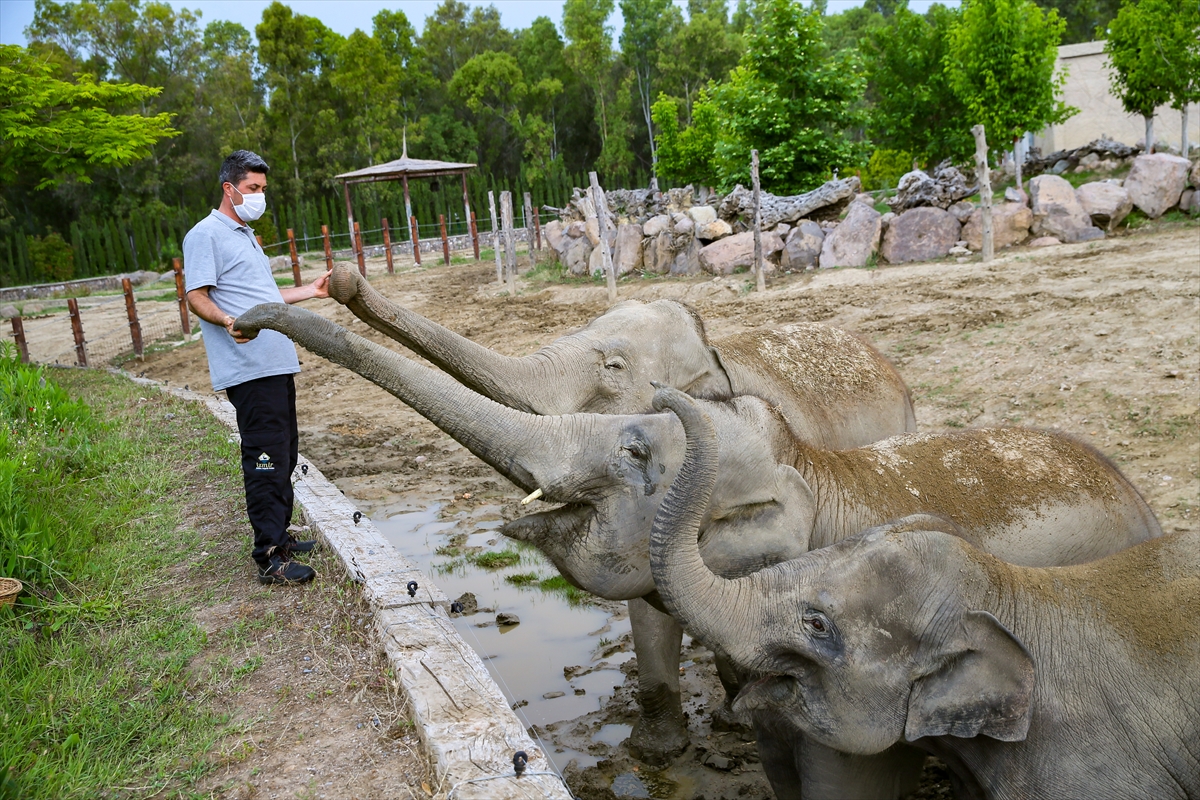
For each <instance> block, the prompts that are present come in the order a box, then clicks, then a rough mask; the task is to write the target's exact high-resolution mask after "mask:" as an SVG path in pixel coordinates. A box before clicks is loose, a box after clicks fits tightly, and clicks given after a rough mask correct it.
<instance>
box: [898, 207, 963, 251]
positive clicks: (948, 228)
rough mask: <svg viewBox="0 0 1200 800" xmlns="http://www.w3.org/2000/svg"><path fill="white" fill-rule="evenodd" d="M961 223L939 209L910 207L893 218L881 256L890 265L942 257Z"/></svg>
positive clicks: (952, 241)
mask: <svg viewBox="0 0 1200 800" xmlns="http://www.w3.org/2000/svg"><path fill="white" fill-rule="evenodd" d="M961 230H962V225H961V224H960V223H959V221H958V220H957V219H955V218H954V215H953V214H951V213H950V212H949V211H943V210H942V209H940V208H911V209H909V210H908V211H905V212H904V213H903V214H901V215H900V216H898V217H896V218H895V219H894V220H892V224H891V225H889V226H888V229H887V233H886V234H885V235H884V237H883V245H882V247H880V250H879V252H880V255H882V256H883V257H884V258H886V259H887V260H888V262H889V263H892V264H905V263H907V262H910V261H931V260H933V259H935V258H942V257H943V256H945V255H946V254H947V253H949V252H950V248H951V247H954V243H955V242H957V241H958V234H959V232H960V231H961Z"/></svg>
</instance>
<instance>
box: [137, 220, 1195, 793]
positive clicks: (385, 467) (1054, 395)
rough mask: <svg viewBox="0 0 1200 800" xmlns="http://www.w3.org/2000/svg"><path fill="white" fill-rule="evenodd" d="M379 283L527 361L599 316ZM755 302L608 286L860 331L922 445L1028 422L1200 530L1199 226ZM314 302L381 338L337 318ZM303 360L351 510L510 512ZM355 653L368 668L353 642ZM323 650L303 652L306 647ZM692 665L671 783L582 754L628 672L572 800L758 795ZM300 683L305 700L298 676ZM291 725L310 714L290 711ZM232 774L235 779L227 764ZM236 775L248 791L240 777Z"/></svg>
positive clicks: (634, 285)
mask: <svg viewBox="0 0 1200 800" xmlns="http://www.w3.org/2000/svg"><path fill="white" fill-rule="evenodd" d="M369 269H370V271H371V274H372V279H373V283H374V285H375V286H376V287H377V288H378V289H379V290H380V291H381V292H383V293H384V294H385V295H388V296H389V297H391V298H392V299H394V300H396V301H397V302H400V303H403V304H405V305H406V306H408V307H409V308H411V309H413V310H414V311H416V312H418V313H420V314H423V315H425V316H427V317H429V318H430V319H433V320H435V321H437V322H439V323H441V324H443V325H445V326H446V327H448V328H450V329H452V330H455V331H457V332H459V333H461V334H463V335H465V336H467V337H469V338H471V339H473V340H475V341H477V342H479V343H481V344H483V345H486V346H488V347H491V348H494V349H496V350H497V351H500V352H502V353H506V354H509V355H524V354H527V353H530V352H533V351H534V350H536V349H537V348H538V347H539V346H541V345H543V344H546V343H547V342H550V341H552V340H553V339H555V338H556V337H558V336H560V335H562V334H564V333H567V332H569V331H571V330H573V329H575V328H578V327H580V326H582V325H583V324H585V323H586V322H587V321H588V320H590V319H592V318H594V317H596V316H597V315H599V314H601V313H602V312H603V311H604V309H605V307H606V293H605V289H604V286H603V284H602V283H593V282H563V283H554V282H548V283H539V282H529V281H526V282H525V283H524V284H523V285H522V287H521V291H520V292H519V295H518V296H517V297H515V298H510V297H508V296H507V295H506V294H505V292H503V291H502V290H501V289H500V288H499V287H498V286H497V285H496V284H495V282H494V281H495V272H494V266H493V265H492V264H490V263H487V262H484V263H481V264H478V265H473V264H472V265H466V266H452V267H442V266H437V267H427V268H425V269H421V270H410V271H406V272H404V273H402V274H397V275H395V276H387V275H383V274H381V273H382V272H383V268H382V263H371V264H370V265H369ZM376 275H378V277H375V276H376ZM752 287H753V281H752V277H751V276H749V275H734V276H732V277H729V278H718V279H711V278H707V277H697V278H691V279H664V278H654V279H643V278H631V279H626V280H624V281H622V282H621V283H620V296H621V298H622V299H630V298H636V299H642V300H651V299H655V298H660V297H668V298H675V299H679V300H683V301H685V302H688V303H690V304H692V305H693V306H695V307H696V308H697V309H698V310H699V311H700V313H701V315H702V316H703V318H704V320H705V322H706V324H707V327H708V332H709V335H710V336H714V337H716V336H722V335H725V334H729V333H734V332H737V331H740V330H744V329H748V328H752V327H756V326H761V325H770V324H782V323H787V322H791V321H797V320H809V321H819V322H825V323H828V324H830V325H836V326H839V327H843V328H846V329H848V330H851V331H855V332H857V333H859V334H862V335H863V336H865V337H866V338H867V339H868V340H869V341H871V342H872V343H873V344H874V345H875V346H876V347H877V348H878V349H879V350H880V351H881V352H883V353H884V354H885V355H886V356H887V357H889V358H890V359H891V360H892V361H893V362H894V363H895V364H896V366H897V367H898V369H899V370H900V373H901V374H902V375H903V376H904V378H905V380H906V381H907V382H908V384H909V386H910V387H911V389H912V392H913V399H914V402H915V406H916V412H917V421H918V425H919V427H920V429H922V430H929V431H937V430H948V429H952V428H960V427H964V426H973V427H978V426H984V425H1004V424H1021V425H1029V426H1035V427H1040V428H1051V429H1057V430H1062V431H1067V432H1069V433H1071V434H1072V435H1074V436H1076V437H1078V438H1079V439H1080V440H1082V441H1084V442H1087V443H1089V444H1091V445H1092V446H1094V447H1096V448H1098V449H1099V450H1100V451H1102V452H1103V453H1105V454H1106V455H1108V456H1109V457H1110V458H1112V459H1113V460H1114V461H1115V462H1116V463H1117V464H1118V466H1119V467H1120V468H1121V469H1122V470H1123V471H1124V472H1125V474H1126V475H1127V476H1128V477H1129V478H1130V479H1131V480H1132V481H1133V483H1134V484H1135V485H1136V486H1137V487H1138V488H1139V489H1140V490H1141V492H1142V493H1143V494H1144V496H1145V497H1146V499H1147V501H1148V502H1149V504H1150V506H1151V507H1152V508H1153V509H1154V511H1155V513H1156V514H1157V515H1158V517H1159V519H1160V521H1161V522H1162V525H1163V528H1164V530H1165V531H1167V532H1172V531H1183V530H1195V529H1197V527H1200V509H1198V505H1200V427H1198V425H1200V227H1197V225H1196V224H1195V223H1194V222H1186V223H1162V224H1157V225H1149V226H1146V227H1144V228H1142V229H1140V230H1138V231H1136V232H1131V233H1128V234H1126V235H1120V236H1116V237H1113V238H1109V239H1106V240H1104V241H1100V242H1092V243H1087V244H1078V245H1063V246H1058V247H1052V248H1046V249H1038V250H1034V249H1028V248H1015V249H1012V250H1005V251H1002V253H1001V254H1000V256H999V257H998V258H997V259H995V260H994V261H992V262H991V263H989V264H986V265H985V264H983V263H981V262H980V261H979V259H978V257H977V256H975V257H971V258H969V259H966V260H965V261H964V262H958V261H956V260H947V261H942V262H934V263H925V264H917V265H907V266H895V267H883V268H878V269H861V270H845V269H838V270H821V271H817V272H807V273H801V274H795V275H783V276H779V277H776V278H774V279H773V280H772V281H771V282H770V284H769V286H768V291H767V292H766V293H764V294H758V293H754V292H751V291H750V289H752ZM309 307H310V308H311V309H312V310H314V311H317V312H318V313H321V314H323V315H326V316H328V317H330V318H331V319H333V320H335V321H337V322H338V323H340V324H342V325H344V326H346V327H348V328H350V329H351V330H353V331H355V332H357V333H359V334H361V335H363V336H366V337H368V338H370V339H372V340H374V341H378V342H381V343H382V342H385V340H384V339H383V337H382V336H381V335H380V334H378V333H376V332H375V331H373V330H370V329H369V328H367V326H366V325H364V324H362V323H361V322H359V321H358V320H356V319H354V318H353V317H352V315H351V314H350V313H349V312H348V311H346V310H345V309H344V308H342V307H340V306H339V305H337V304H336V303H334V302H333V301H320V302H316V303H310V304H309ZM387 343H388V344H390V345H391V346H393V347H395V348H397V349H401V350H402V349H403V348H400V347H399V345H396V344H395V343H391V342H387ZM301 360H302V364H303V367H302V368H303V372H302V373H301V374H300V375H299V376H298V377H297V389H298V407H299V414H300V428H301V449H302V451H303V452H304V453H305V455H306V456H308V457H309V458H311V459H313V460H314V461H315V462H316V463H318V464H319V465H320V466H321V469H322V470H323V471H324V472H325V474H326V475H328V476H330V477H331V478H332V479H334V480H336V481H337V483H338V485H339V486H340V487H341V488H342V489H343V490H344V491H345V492H346V494H347V495H349V496H352V497H354V498H356V499H357V500H359V501H361V502H364V503H385V502H387V501H388V500H389V499H395V498H397V497H403V498H409V499H411V500H412V501H413V502H414V503H419V502H427V503H430V504H432V503H440V504H442V505H443V514H444V515H447V516H449V515H453V514H455V513H457V512H459V511H461V510H463V509H464V508H466V507H468V505H470V506H471V507H473V506H474V505H478V504H483V503H501V504H502V513H503V515H504V516H505V518H512V517H514V516H518V515H519V513H520V511H519V510H518V509H519V506H518V504H517V501H518V500H519V499H520V495H521V493H520V492H519V491H518V490H517V489H516V488H514V487H513V486H511V485H510V484H508V482H507V481H505V480H504V479H503V478H501V477H500V476H499V475H498V474H497V473H495V472H494V471H493V470H492V469H491V468H490V467H488V466H486V465H484V464H483V463H482V462H480V461H478V460H477V459H475V458H474V457H473V456H471V454H470V453H468V452H467V451H466V450H464V449H463V448H462V447H461V446H459V445H458V444H457V443H456V442H454V441H453V440H451V439H450V438H449V437H448V436H446V435H445V434H443V433H442V432H441V431H439V430H437V429H436V428H434V427H433V426H432V425H430V424H429V423H428V422H426V421H425V420H424V419H422V418H421V417H419V416H418V415H417V414H415V413H414V412H412V411H411V410H410V409H408V408H407V407H405V406H403V405H401V404H400V403H399V402H397V401H396V400H395V399H394V398H392V397H391V396H389V395H387V394H386V393H384V392H383V391H382V390H380V389H378V388H376V387H375V386H373V385H372V384H370V383H368V382H367V381H366V380H364V379H362V378H360V377H359V376H357V375H355V374H352V373H350V372H348V371H346V370H344V369H342V368H340V367H337V366H334V365H332V364H330V363H328V362H326V361H324V360H323V359H320V358H318V357H316V356H313V355H311V354H309V353H306V352H302V353H301ZM129 368H130V369H134V370H139V371H140V370H142V369H144V370H145V373H146V375H147V377H151V378H156V379H159V380H169V381H170V382H172V383H175V384H190V386H191V387H192V388H193V389H198V390H201V391H203V390H205V389H207V388H208V386H209V385H210V384H209V383H208V373H207V367H206V362H205V356H204V351H203V346H202V345H192V346H185V347H181V348H178V349H174V350H172V351H170V352H161V353H155V354H153V355H151V356H149V357H147V359H146V361H145V363H144V365H142V366H134V365H133V364H131V365H129ZM418 457H423V458H420V460H418ZM285 602H286V601H285ZM231 613H236V609H232V610H231ZM318 621H319V622H320V624H321V625H323V624H325V623H326V622H328V620H311V621H310V620H308V619H307V618H303V617H301V618H299V619H297V626H298V627H297V628H296V629H295V631H294V632H289V634H288V635H289V637H294V638H296V639H297V640H303V641H307V640H308V637H314V636H318V633H317V630H315V629H319V628H320V625H318V624H317V623H318ZM361 647H362V648H363V649H362V651H361V652H362V653H367V654H369V653H370V652H371V651H370V647H369V646H368V645H367V644H366V643H365V642H364V643H363V644H362V645H361ZM318 649H319V648H318V646H317V644H316V640H314V645H313V652H314V653H316V652H317V650H318ZM360 658H361V657H360ZM370 658H373V656H369V657H368V660H370ZM684 658H685V659H686V660H685V663H684V670H683V674H684V677H683V683H684V689H685V692H686V694H685V697H689V699H688V700H687V703H686V704H687V707H688V710H689V712H690V717H691V724H692V732H693V745H694V747H693V748H689V750H688V752H687V753H685V754H684V755H683V756H681V757H680V759H679V760H678V761H677V762H676V764H674V765H673V766H672V767H671V768H670V769H669V770H667V771H666V772H665V773H656V772H653V771H651V770H648V769H647V768H646V767H644V766H641V765H638V764H637V762H636V761H634V760H633V759H631V758H630V757H629V756H628V754H627V753H626V752H625V750H624V747H623V746H619V745H618V746H608V745H602V744H597V743H595V742H591V740H590V737H591V735H592V734H593V733H594V732H595V731H596V730H598V729H599V727H600V725H602V724H608V723H621V722H631V721H632V718H633V713H634V708H635V707H636V706H635V705H634V703H635V700H634V698H635V692H634V685H635V684H636V678H635V675H636V662H629V663H627V664H626V665H625V666H624V668H623V671H624V672H625V673H626V681H625V683H624V685H623V686H622V687H620V688H618V689H616V690H615V691H614V695H613V697H612V699H611V700H609V701H608V702H607V703H606V705H605V707H604V708H603V709H601V711H599V712H597V713H595V714H592V715H588V716H587V717H584V718H580V719H579V720H574V721H568V722H562V723H558V724H555V725H551V726H547V730H546V731H544V732H543V735H548V736H550V738H551V744H552V746H553V743H555V742H558V743H560V744H561V746H564V747H569V748H571V749H577V750H583V751H588V752H591V753H593V754H595V755H598V756H601V757H603V760H602V761H601V762H600V764H599V766H598V767H597V768H594V769H588V770H583V771H582V772H578V771H577V772H575V773H571V774H569V775H568V777H569V778H570V779H571V783H572V788H573V789H574V791H576V792H577V793H578V794H580V795H581V796H583V797H587V798H593V797H612V796H613V794H612V791H611V790H610V789H609V788H608V785H609V783H610V782H611V778H612V777H613V776H616V775H619V774H623V773H632V774H636V775H639V776H641V778H642V783H643V784H644V785H646V786H647V787H650V789H651V791H652V793H653V796H669V795H670V796H683V797H693V798H697V797H702V796H703V797H705V798H707V800H717V798H722V797H728V798H733V797H750V798H754V797H769V796H770V793H769V790H768V789H767V787H766V783H765V781H764V780H763V778H762V776H761V772H760V771H759V767H758V765H757V759H756V757H755V755H754V749H753V745H752V744H751V743H750V742H749V741H747V739H746V737H745V735H743V734H740V733H738V732H716V733H714V732H713V731H712V730H711V728H710V726H709V721H710V711H711V709H713V708H715V707H716V705H717V704H718V703H719V700H720V697H721V693H720V691H719V689H717V688H716V682H715V680H714V679H713V678H712V669H711V667H710V666H708V665H707V664H706V663H705V662H707V660H708V657H707V655H706V651H704V650H703V648H698V647H697V648H695V649H693V650H692V651H689V652H687V653H685V655H684ZM296 666H298V664H291V663H289V664H288V665H287V666H286V667H280V669H284V670H285V671H287V670H292V671H294V667H296ZM564 666H569V665H564ZM264 674H266V673H264ZM289 674H290V673H289ZM291 678H292V680H293V683H292V684H290V685H296V686H299V685H302V684H301V680H303V681H308V680H310V679H309V678H308V676H304V678H303V679H301V678H300V677H299V676H295V675H291ZM339 680H341V681H346V680H348V678H339ZM281 681H283V673H280V674H279V677H277V678H276V677H272V678H271V679H270V681H269V684H270V687H271V688H270V690H269V691H268V693H267V694H266V695H265V696H258V697H255V696H254V695H243V696H242V698H240V699H239V698H231V700H230V702H231V708H238V709H240V713H249V711H250V709H251V708H254V707H270V706H271V705H272V704H273V703H275V702H276V700H275V698H274V696H273V695H271V694H270V692H273V691H275V690H274V688H273V687H275V686H278V685H282V684H281V683H280V682H281ZM341 685H345V684H344V683H343V684H341ZM266 688H267V687H266V686H265V685H264V689H266ZM328 688H334V689H336V688H337V684H336V683H331V684H330V685H329V687H328ZM306 691H307V690H306ZM320 691H325V688H321V689H320ZM338 691H341V690H338ZM343 694H344V692H343ZM295 713H296V714H297V715H300V714H307V713H309V711H308V709H306V708H304V707H303V706H302V705H301V706H298V707H297V709H296V711H295ZM325 713H326V712H325V711H321V712H319V713H317V714H315V715H314V717H313V720H314V721H315V720H316V719H318V718H320V730H321V731H322V734H321V735H322V736H323V737H325V738H323V739H322V742H323V743H324V746H325V747H327V748H328V750H327V751H326V752H328V753H329V754H331V755H336V754H337V753H338V752H339V749H340V748H351V749H353V748H356V747H358V745H356V744H354V742H355V741H356V739H355V737H357V736H359V735H360V734H359V733H358V732H357V729H356V728H354V726H353V725H348V726H342V727H341V729H340V730H341V732H340V733H338V732H336V731H335V730H332V728H334V726H333V725H331V724H330V723H329V722H328V720H327V718H325V717H324V714H325ZM360 716H361V715H360ZM282 719H283V720H286V722H287V724H288V725H289V726H290V727H288V728H287V729H286V730H283V731H282V732H278V733H273V734H272V735H273V736H277V737H278V740H277V743H276V744H274V745H273V746H284V745H285V744H286V746H289V747H295V746H297V745H296V739H295V737H296V736H297V735H298V734H299V732H300V731H301V730H308V728H312V729H313V730H314V731H315V730H316V728H315V727H314V725H313V722H312V721H308V720H307V719H305V720H304V721H301V720H300V719H299V718H297V719H295V720H294V721H293V719H292V714H291V713H288V714H286V715H284V716H283V718H282ZM305 726H308V728H305ZM309 735H310V734H308V733H306V736H309ZM339 737H341V738H340V739H339ZM339 741H342V742H343V744H341V745H339V744H338V742H339ZM297 756H298V754H297ZM310 761H311V759H310ZM705 761H707V762H709V763H708V765H705V764H704V763H703V762H705ZM295 763H296V764H297V765H299V764H300V763H301V762H300V761H299V759H298V758H297V760H296V761H295ZM305 763H307V762H305ZM305 769H307V766H306V767H305ZM230 770H231V774H232V773H233V772H236V770H235V769H234V767H233V766H232V765H231V767H230ZM241 775H242V776H244V777H245V779H246V780H251V779H250V778H249V777H248V775H249V772H248V771H247V770H244V769H243V770H242V772H241ZM937 777H938V775H937V774H931V776H930V780H929V781H928V782H927V785H926V786H925V788H924V789H923V796H940V793H942V792H944V790H945V784H944V783H940V782H938V781H937ZM241 779H242V778H239V780H241ZM321 782H322V781H320V780H318V787H319V784H320V783H321ZM318 791H319V788H318ZM363 796H367V795H363Z"/></svg>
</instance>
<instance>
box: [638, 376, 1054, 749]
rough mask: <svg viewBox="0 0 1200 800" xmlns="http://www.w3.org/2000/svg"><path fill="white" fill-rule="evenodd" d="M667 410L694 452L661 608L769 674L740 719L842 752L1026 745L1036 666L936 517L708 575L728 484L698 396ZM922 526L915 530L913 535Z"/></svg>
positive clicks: (747, 698)
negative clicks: (973, 740) (938, 744)
mask: <svg viewBox="0 0 1200 800" xmlns="http://www.w3.org/2000/svg"><path fill="white" fill-rule="evenodd" d="M655 405H656V407H660V408H670V409H671V410H672V411H674V412H675V413H676V414H677V415H678V416H679V418H680V420H681V421H682V423H683V426H684V429H685V431H686V434H687V454H686V457H685V459H684V463H683V465H682V467H681V468H680V469H679V474H678V475H677V477H676V479H675V481H674V482H673V483H672V485H671V487H670V489H669V490H668V492H667V497H666V499H665V500H663V502H662V505H661V507H660V509H659V513H658V515H657V517H656V518H655V521H654V526H653V532H652V534H651V555H650V558H651V565H652V569H653V574H654V580H655V585H656V586H657V587H658V591H659V595H660V597H661V598H662V602H663V604H664V605H665V606H666V607H667V608H668V610H669V611H670V612H671V613H672V614H673V615H675V616H676V617H677V618H678V619H679V620H680V621H681V622H682V623H683V624H684V626H685V627H686V628H688V629H689V630H691V631H692V633H693V634H694V635H696V636H697V637H698V638H700V639H701V640H702V641H704V642H705V643H706V644H708V645H709V646H710V647H713V648H715V649H717V650H718V651H720V652H723V653H725V654H727V655H728V656H729V658H730V659H731V660H732V661H733V662H734V663H735V664H737V665H739V666H741V667H742V668H744V669H747V670H749V671H751V672H754V673H757V674H760V675H763V676H764V677H762V678H760V679H759V680H757V681H755V682H753V683H751V684H749V685H748V686H746V687H745V688H744V689H743V690H742V691H741V692H740V693H739V695H738V697H737V700H736V702H735V706H734V707H735V709H739V710H740V709H745V710H749V711H753V712H755V713H756V714H759V713H765V714H769V715H778V716H779V717H780V718H781V721H782V722H784V723H786V724H787V725H791V726H794V727H795V728H796V729H798V730H800V731H803V733H804V734H805V735H806V736H809V737H811V738H812V739H814V740H815V741H817V742H819V743H821V744H823V745H825V746H827V747H831V748H833V749H835V750H839V751H841V752H844V753H854V754H861V755H870V754H874V753H880V752H882V751H884V750H886V749H887V748H889V747H891V746H892V745H894V744H896V743H898V742H906V741H907V742H912V741H916V740H918V739H921V738H923V737H929V736H943V735H950V736H960V737H973V736H979V735H984V736H990V737H993V738H996V739H1000V740H1003V741H1018V740H1021V739H1023V738H1024V736H1025V734H1026V732H1027V730H1028V727H1029V723H1030V716H1031V698H1032V693H1033V685H1034V669H1033V660H1032V658H1031V656H1030V655H1029V653H1028V651H1027V650H1026V649H1025V647H1024V645H1023V644H1022V643H1021V642H1020V641H1019V640H1018V639H1017V638H1016V637H1015V636H1014V635H1013V634H1012V633H1011V632H1010V631H1009V630H1008V629H1007V628H1005V627H1004V625H1002V624H1001V623H1000V622H999V621H998V620H997V619H996V618H995V617H994V616H992V615H991V614H989V613H987V612H985V611H980V610H976V609H974V608H972V607H970V604H969V603H966V602H965V601H964V599H963V598H964V595H963V592H962V590H961V587H959V586H958V585H957V581H958V578H959V576H960V574H961V573H962V572H963V571H965V570H963V569H962V565H963V564H964V563H965V557H964V555H963V553H964V548H969V547H970V546H969V545H968V544H966V543H965V542H964V541H962V540H961V539H959V538H958V537H956V536H952V535H948V534H947V533H945V532H943V531H941V530H930V531H925V530H920V528H923V527H927V526H933V527H935V528H941V527H942V524H941V523H940V522H939V518H937V517H932V516H926V515H918V517H917V518H910V519H905V520H901V521H899V522H897V523H893V524H889V525H884V526H881V527H879V528H876V529H872V530H870V531H867V532H865V533H863V534H860V535H858V536H854V537H851V538H849V539H845V540H843V541H841V542H838V543H837V544H834V545H832V546H830V547H826V548H822V549H819V550H814V551H813V552H811V553H807V554H805V555H802V556H800V557H798V558H795V559H792V560H790V561H786V562H783V563H779V564H776V565H774V566H771V567H769V568H767V569H764V570H762V571H760V572H757V573H754V574H752V575H748V576H745V577H741V578H736V579H732V580H730V579H726V578H723V577H721V576H718V575H715V574H714V573H713V572H712V571H711V570H709V569H708V568H707V566H706V565H705V563H704V561H703V560H702V559H701V557H700V554H699V551H698V550H697V548H696V545H695V542H696V531H697V525H698V523H699V522H700V518H701V514H702V511H701V510H702V509H703V508H704V506H705V501H706V498H707V497H708V496H709V493H710V492H711V491H712V490H713V487H714V485H715V478H716V475H717V454H716V449H715V447H716V438H715V433H714V430H713V424H712V421H711V420H710V419H708V418H707V417H706V415H705V413H704V411H703V410H702V409H701V408H700V407H698V406H697V404H696V403H695V402H694V401H692V400H691V399H690V398H688V397H687V396H686V395H684V394H682V393H680V392H676V391H673V390H662V391H660V392H659V393H658V395H657V396H656V399H655ZM914 529H916V530H914Z"/></svg>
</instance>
